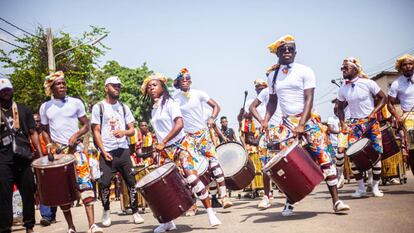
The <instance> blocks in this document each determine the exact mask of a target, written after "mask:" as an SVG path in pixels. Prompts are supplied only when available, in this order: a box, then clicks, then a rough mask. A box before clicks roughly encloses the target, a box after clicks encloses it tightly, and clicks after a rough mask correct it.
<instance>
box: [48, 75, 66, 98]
mask: <svg viewBox="0 0 414 233" xmlns="http://www.w3.org/2000/svg"><path fill="white" fill-rule="evenodd" d="M64 77H65V76H64V74H63V72H62V71H56V72H54V73H51V74H50V75H48V76H46V78H45V82H44V83H43V87H44V88H45V93H46V95H47V96H51V95H52V86H53V84H54V83H55V81H56V80H58V79H63V78H64Z"/></svg>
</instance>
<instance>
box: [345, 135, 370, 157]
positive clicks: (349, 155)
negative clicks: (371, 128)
mask: <svg viewBox="0 0 414 233" xmlns="http://www.w3.org/2000/svg"><path fill="white" fill-rule="evenodd" d="M362 140H365V141H367V142H368V143H367V144H365V145H364V147H362V148H361V149H364V148H365V147H367V145H368V144H369V143H371V140H369V139H368V138H360V139H358V141H356V142H355V143H354V144H352V145H351V146H349V147H348V149H346V151H345V154H346V155H347V156H348V157H352V156H354V155H355V154H356V153H357V152H359V151H355V152H354V153H352V154H349V153H348V150H349V149H351V148H352V147H353V146H354V145H356V144H357V143H358V142H360V141H362Z"/></svg>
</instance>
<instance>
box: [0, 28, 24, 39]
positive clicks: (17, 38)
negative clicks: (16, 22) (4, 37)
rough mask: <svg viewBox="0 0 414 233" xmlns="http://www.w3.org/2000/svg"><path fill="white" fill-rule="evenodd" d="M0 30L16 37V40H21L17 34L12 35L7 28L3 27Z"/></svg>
mask: <svg viewBox="0 0 414 233" xmlns="http://www.w3.org/2000/svg"><path fill="white" fill-rule="evenodd" d="M0 30H2V31H3V32H5V33H7V34H9V35H11V36H12V37H14V38H16V39H18V40H21V39H20V38H19V37H17V36H16V35H14V34H13V33H11V32H9V31H7V30H5V29H3V28H0Z"/></svg>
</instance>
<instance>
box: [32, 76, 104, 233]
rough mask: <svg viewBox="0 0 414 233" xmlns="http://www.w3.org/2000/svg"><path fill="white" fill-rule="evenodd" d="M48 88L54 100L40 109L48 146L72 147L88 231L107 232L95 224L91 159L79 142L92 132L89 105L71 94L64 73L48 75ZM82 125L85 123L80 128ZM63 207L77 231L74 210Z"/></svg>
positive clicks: (67, 206)
mask: <svg viewBox="0 0 414 233" xmlns="http://www.w3.org/2000/svg"><path fill="white" fill-rule="evenodd" d="M44 88H45V92H46V95H48V96H52V98H51V100H49V101H47V102H45V103H43V104H42V105H41V106H40V110H39V114H40V119H41V124H42V127H43V129H44V134H43V137H44V139H45V142H46V143H47V144H46V147H47V148H48V150H49V151H50V150H54V149H56V148H59V147H61V146H63V145H68V146H69V150H68V153H71V154H74V155H75V158H76V171H77V182H78V185H79V190H80V192H81V199H82V202H83V204H84V206H85V211H86V215H87V217H88V223H89V231H88V232H103V231H102V229H101V228H100V227H98V226H97V225H96V224H95V219H94V209H93V203H94V193H93V185H92V181H91V173H90V169H89V164H88V162H87V161H88V160H87V157H86V155H85V154H84V153H83V145H82V143H78V142H77V141H78V138H80V137H81V136H83V135H85V134H86V133H88V131H89V122H88V119H87V118H86V113H85V106H84V104H83V102H82V101H81V100H80V99H77V98H74V97H70V96H68V95H67V86H66V81H65V78H64V74H63V72H62V71H57V72H55V73H52V74H50V75H49V76H47V77H46V79H45V82H44ZM79 122H80V124H81V128H80V129H79V126H78V125H79ZM52 152H53V151H52ZM57 188H58V187H57ZM60 208H61V209H62V211H63V214H64V216H65V219H66V222H67V224H68V228H69V229H68V233H74V232H76V230H75V225H74V224H73V219H72V214H71V211H70V208H71V206H70V205H65V206H61V207H60Z"/></svg>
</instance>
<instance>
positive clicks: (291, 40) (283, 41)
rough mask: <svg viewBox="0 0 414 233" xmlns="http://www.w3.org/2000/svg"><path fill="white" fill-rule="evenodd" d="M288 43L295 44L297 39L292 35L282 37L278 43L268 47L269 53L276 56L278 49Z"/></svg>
mask: <svg viewBox="0 0 414 233" xmlns="http://www.w3.org/2000/svg"><path fill="white" fill-rule="evenodd" d="M287 43H295V37H293V36H291V35H285V36H282V37H280V38H279V39H278V40H277V41H275V42H273V43H271V44H270V45H268V46H267V48H268V49H269V51H270V52H271V53H274V54H276V52H277V49H278V48H279V47H280V46H282V45H284V44H287Z"/></svg>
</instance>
